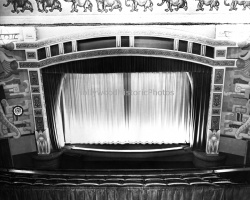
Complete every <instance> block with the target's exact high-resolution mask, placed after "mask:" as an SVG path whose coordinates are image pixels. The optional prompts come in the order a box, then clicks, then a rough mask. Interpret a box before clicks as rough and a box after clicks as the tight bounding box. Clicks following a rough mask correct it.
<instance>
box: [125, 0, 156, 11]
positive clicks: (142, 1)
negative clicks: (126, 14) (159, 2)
mask: <svg viewBox="0 0 250 200" xmlns="http://www.w3.org/2000/svg"><path fill="white" fill-rule="evenodd" d="M131 1H132V4H131V5H129V4H128V0H125V4H126V6H128V7H130V6H131V8H132V9H131V10H130V11H131V12H133V11H138V9H137V6H138V5H139V6H142V7H144V12H146V11H147V9H149V10H150V11H153V2H152V1H151V0H131Z"/></svg>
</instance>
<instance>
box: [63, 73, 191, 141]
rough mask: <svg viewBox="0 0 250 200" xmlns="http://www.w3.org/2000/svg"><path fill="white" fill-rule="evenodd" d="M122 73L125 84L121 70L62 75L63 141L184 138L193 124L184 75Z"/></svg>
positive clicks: (177, 139) (174, 139)
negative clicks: (119, 71) (126, 78)
mask: <svg viewBox="0 0 250 200" xmlns="http://www.w3.org/2000/svg"><path fill="white" fill-rule="evenodd" d="M127 75H129V76H130V78H129V80H130V83H129V85H130V87H125V85H127V80H124V79H123V78H124V74H122V73H105V74H67V75H66V79H65V82H64V85H65V87H63V99H64V102H65V103H64V109H63V110H64V116H65V124H64V125H65V138H66V143H71V144H72V143H83V144H125V143H128V144H170V143H189V136H190V134H191V133H190V132H191V131H192V129H191V128H189V126H190V125H191V124H190V116H191V114H190V110H191V108H190V106H189V102H190V96H189V89H190V83H189V79H188V76H187V74H186V73H183V72H157V73H155V72H154V73H153V72H151V73H149V72H147V73H145V72H143V73H127ZM125 90H126V91H125ZM125 111H126V112H125Z"/></svg>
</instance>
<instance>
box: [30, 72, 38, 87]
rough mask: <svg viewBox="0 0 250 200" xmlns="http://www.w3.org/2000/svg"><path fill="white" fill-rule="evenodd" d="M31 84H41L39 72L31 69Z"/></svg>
mask: <svg viewBox="0 0 250 200" xmlns="http://www.w3.org/2000/svg"><path fill="white" fill-rule="evenodd" d="M29 76H30V85H32V86H33V85H39V80H38V73H37V71H29Z"/></svg>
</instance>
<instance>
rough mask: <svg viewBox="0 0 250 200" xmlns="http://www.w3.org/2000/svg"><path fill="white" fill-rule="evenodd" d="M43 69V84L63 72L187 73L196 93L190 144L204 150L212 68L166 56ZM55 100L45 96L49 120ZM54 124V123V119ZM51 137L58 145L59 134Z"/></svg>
mask: <svg viewBox="0 0 250 200" xmlns="http://www.w3.org/2000/svg"><path fill="white" fill-rule="evenodd" d="M41 71H42V76H43V79H44V83H45V81H48V82H47V86H49V85H52V84H53V81H54V80H53V78H49V77H53V74H60V75H58V76H61V78H59V79H62V77H63V76H62V75H61V74H67V73H82V74H96V73H133V72H188V74H189V76H190V79H191V80H192V83H193V88H194V92H193V94H192V95H193V99H192V106H193V112H192V117H193V129H194V132H193V134H192V136H193V137H192V140H191V141H190V145H191V146H192V147H193V148H194V149H205V143H206V125H207V115H208V113H207V112H208V104H209V98H210V86H211V75H212V69H211V68H210V67H207V66H203V65H200V64H195V63H190V62H186V61H180V60H174V59H166V58H156V57H141V56H139V57H137V56H121V57H105V58H96V59H87V60H79V61H73V62H69V63H62V64H58V65H55V66H50V67H47V68H43V69H42V70H41ZM46 76H48V77H46ZM58 81H59V80H58ZM60 81H61V80H60ZM60 81H59V82H58V84H55V87H56V88H55V90H52V89H51V87H46V86H44V91H45V96H46V94H49V93H50V94H52V95H56V94H57V93H55V92H54V91H57V90H59V89H58V88H60V84H59V83H61V82H60ZM49 90H52V91H49ZM50 98H52V97H50ZM53 98H55V97H53ZM52 102H55V101H50V100H49V99H47V97H46V107H47V115H48V120H52V119H49V118H50V116H49V115H51V117H52V118H53V109H51V107H53V104H52ZM50 104H51V105H50ZM203 111H204V112H203ZM125 112H127V111H125ZM51 124H53V120H52V122H51ZM50 132H51V134H52V135H57V133H56V132H55V131H54V130H53V129H52V131H50ZM52 138H54V140H52V142H53V141H55V142H54V146H58V145H57V144H58V142H57V141H56V139H57V136H52Z"/></svg>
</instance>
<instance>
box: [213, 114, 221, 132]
mask: <svg viewBox="0 0 250 200" xmlns="http://www.w3.org/2000/svg"><path fill="white" fill-rule="evenodd" d="M219 129H220V116H212V118H211V130H219Z"/></svg>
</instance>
